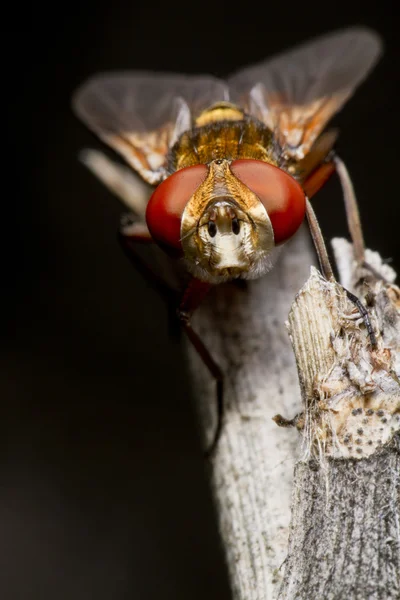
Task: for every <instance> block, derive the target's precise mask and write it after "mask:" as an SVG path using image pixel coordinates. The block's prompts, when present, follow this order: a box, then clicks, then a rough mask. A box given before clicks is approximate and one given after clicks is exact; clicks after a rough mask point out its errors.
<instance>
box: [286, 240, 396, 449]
mask: <svg viewBox="0 0 400 600" xmlns="http://www.w3.org/2000/svg"><path fill="white" fill-rule="evenodd" d="M334 244H335V249H336V254H337V258H338V264H339V265H340V267H341V272H342V273H343V279H344V280H345V281H346V284H347V286H348V287H349V288H351V289H352V290H353V291H354V292H355V293H356V294H357V295H358V296H359V297H361V299H362V300H365V298H367V301H368V312H369V316H370V320H371V325H372V327H373V330H374V332H375V336H376V338H377V346H376V347H375V348H373V347H372V346H371V343H370V339H369V336H368V332H367V329H366V327H365V323H364V320H363V319H362V317H361V315H360V314H359V313H358V311H357V308H356V307H355V305H354V304H353V303H352V302H351V301H350V300H349V299H348V297H347V295H346V293H345V291H344V290H343V288H342V287H341V286H340V285H338V284H337V283H335V282H327V281H326V280H325V279H323V278H322V277H321V276H320V275H319V273H318V272H317V271H316V269H314V268H312V270H311V276H310V278H309V280H308V281H307V283H306V285H305V286H304V287H303V288H302V289H301V291H300V292H299V293H298V295H297V297H296V300H295V302H294V304H293V306H292V309H291V312H290V315H289V320H288V324H287V326H288V329H289V333H290V337H291V340H292V343H293V348H294V351H295V354H296V360H297V367H298V372H299V378H300V384H301V387H302V392H303V400H304V403H305V411H304V439H305V445H304V449H305V455H306V456H310V455H311V456H316V455H318V456H320V457H328V456H331V457H336V458H339V457H352V458H363V457H365V456H369V455H371V454H373V453H374V452H376V450H377V449H380V448H381V447H382V446H383V445H384V444H386V443H388V442H389V441H390V440H391V439H392V437H393V435H394V434H395V433H396V432H397V431H399V430H400V290H399V288H398V287H397V286H395V285H394V283H393V281H394V279H395V273H394V271H393V269H391V268H390V267H388V265H384V264H382V261H381V259H380V257H379V255H377V253H372V252H370V251H367V254H366V258H367V260H368V261H369V260H370V261H371V266H372V270H371V268H364V267H362V268H355V264H354V263H353V260H352V255H351V251H352V247H351V245H350V244H348V242H346V241H345V240H336V241H335V242H334ZM346 253H347V258H346ZM349 253H350V255H349ZM349 258H350V259H351V260H349ZM349 265H350V268H349ZM351 267H353V268H351Z"/></svg>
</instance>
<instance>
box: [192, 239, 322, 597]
mask: <svg viewBox="0 0 400 600" xmlns="http://www.w3.org/2000/svg"><path fill="white" fill-rule="evenodd" d="M314 260H315V258H314V254H313V252H312V250H311V245H310V240H309V234H308V232H307V231H306V230H304V231H303V232H302V233H299V234H298V235H297V236H296V237H295V238H294V239H293V240H292V242H291V243H290V244H289V245H288V247H287V248H284V249H283V250H282V252H281V256H280V257H279V260H278V262H277V264H276V265H275V267H274V268H273V270H272V271H271V272H270V273H269V274H268V275H267V276H266V277H264V278H262V279H260V280H256V281H251V282H248V285H247V289H240V288H238V287H237V286H235V285H224V286H219V287H217V288H215V290H214V291H213V292H212V294H211V295H210V297H209V298H208V301H207V303H206V305H205V306H204V307H202V308H201V309H199V311H198V312H196V313H195V316H194V318H193V326H194V327H195V328H196V330H197V331H198V333H199V334H200V335H201V336H202V338H203V339H204V341H205V342H206V343H207V345H208V347H209V348H210V349H211V350H212V352H213V355H214V357H215V358H216V359H217V361H218V362H219V363H220V365H221V366H222V368H223V371H224V373H226V381H225V383H226V391H225V400H226V407H225V420H224V427H223V432H222V437H221V439H220V442H219V445H218V449H217V453H216V455H215V458H214V459H213V460H212V461H211V463H210V471H211V481H212V485H213V490H214V495H215V500H216V504H217V510H218V515H219V523H220V531H221V537H222V540H223V544H224V547H225V552H226V558H227V564H228V568H229V571H230V578H231V584H232V590H233V595H234V598H237V599H240V600H242V599H246V600H256V599H257V600H261V599H267V598H273V597H274V594H275V595H276V593H277V590H278V588H279V583H280V580H281V577H282V573H281V571H279V567H280V566H281V564H282V562H283V560H284V559H285V556H286V549H287V541H288V532H289V529H288V528H289V521H290V495H291V489H292V477H293V468H294V463H295V457H296V447H297V446H298V433H297V432H296V431H295V430H294V429H293V428H287V429H282V428H280V427H277V425H276V423H275V422H274V421H273V416H274V415H275V414H276V413H277V412H278V411H279V412H283V413H285V414H288V415H292V416H295V415H296V414H297V413H298V412H299V411H300V410H301V404H300V390H299V383H298V377H297V372H296V364H295V359H294V356H293V351H292V347H291V344H290V339H289V336H288V334H287V331H286V329H285V321H286V319H287V315H288V312H289V309H290V305H291V303H292V301H293V299H294V297H295V294H296V292H297V291H298V290H299V288H300V287H301V285H303V283H304V281H305V280H306V278H307V276H308V273H309V268H310V264H312V263H313V261H314ZM188 351H189V355H190V359H191V361H190V364H191V367H192V373H193V377H194V381H195V384H196V385H195V387H196V391H197V396H198V398H199V405H200V409H201V410H200V414H201V423H202V424H203V425H204V427H205V430H206V432H207V436H206V437H207V439H208V440H209V439H211V437H212V432H213V431H214V429H213V428H214V427H215V392H214V389H215V388H214V384H213V382H212V381H211V379H210V376H209V374H208V372H207V370H206V369H205V368H204V366H203V364H202V363H201V361H200V360H199V358H198V356H197V355H196V354H195V353H194V351H193V349H192V348H191V347H190V346H188Z"/></svg>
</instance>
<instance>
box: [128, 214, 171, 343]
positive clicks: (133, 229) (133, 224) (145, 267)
mask: <svg viewBox="0 0 400 600" xmlns="http://www.w3.org/2000/svg"><path fill="white" fill-rule="evenodd" d="M118 242H119V244H120V246H121V248H122V250H123V252H124V254H125V256H126V257H127V258H128V260H129V262H130V263H131V264H132V265H133V266H134V267H135V269H136V270H137V271H139V273H140V274H141V275H142V277H143V278H144V279H145V280H146V281H147V282H148V283H149V284H150V285H151V286H152V287H153V288H154V289H155V290H156V291H157V292H158V293H159V294H160V296H161V297H162V298H164V300H165V302H166V305H167V310H168V321H169V330H170V333H171V335H172V336H173V337H176V336H177V333H178V331H177V320H176V306H177V304H178V302H179V291H178V290H175V289H174V288H173V287H172V286H171V285H169V284H168V283H167V282H166V281H165V280H164V279H163V278H162V277H161V276H160V275H158V274H157V273H156V272H155V271H154V269H152V267H151V266H150V265H149V264H148V263H147V262H146V261H145V260H144V259H143V258H142V257H141V256H140V254H139V253H138V251H137V245H138V244H145V245H147V244H152V243H153V239H152V237H151V235H150V232H149V230H148V229H147V226H146V224H145V223H144V222H142V221H135V216H134V215H133V216H131V215H129V214H128V215H124V216H123V217H122V219H121V227H120V230H119V232H118Z"/></svg>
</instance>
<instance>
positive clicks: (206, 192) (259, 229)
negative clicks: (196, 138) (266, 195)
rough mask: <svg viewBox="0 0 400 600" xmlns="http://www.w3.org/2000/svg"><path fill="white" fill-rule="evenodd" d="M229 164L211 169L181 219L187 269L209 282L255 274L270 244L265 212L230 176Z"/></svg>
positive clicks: (217, 163) (220, 163)
mask: <svg viewBox="0 0 400 600" xmlns="http://www.w3.org/2000/svg"><path fill="white" fill-rule="evenodd" d="M230 164H231V163H230V162H229V161H227V160H217V161H214V162H212V163H211V164H210V166H209V172H208V175H207V178H206V179H205V181H204V182H203V184H202V185H201V186H200V187H199V188H198V190H196V192H195V193H194V194H193V196H192V198H191V199H190V200H189V202H188V204H187V205H186V207H185V210H184V212H183V215H182V222H181V242H182V249H183V253H184V256H185V260H186V264H187V268H188V270H189V271H190V272H191V273H192V274H193V275H195V276H196V277H198V278H199V279H201V280H206V281H210V282H212V283H217V282H220V281H226V280H229V279H235V278H247V277H251V275H252V274H254V275H256V274H257V272H258V271H259V270H260V269H262V268H263V265H264V263H265V261H266V259H267V257H268V255H269V253H270V252H271V250H272V249H273V247H274V245H275V244H274V234H273V230H272V225H271V221H270V219H269V217H268V213H267V211H266V209H265V207H264V206H263V205H262V203H260V201H259V199H258V198H257V196H256V195H255V194H254V193H253V192H252V191H251V190H250V189H249V188H247V187H246V186H245V185H244V184H243V183H242V182H241V181H240V180H239V179H237V178H236V177H235V175H234V174H233V172H232V171H231V169H230Z"/></svg>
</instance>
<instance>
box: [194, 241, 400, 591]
mask: <svg viewBox="0 0 400 600" xmlns="http://www.w3.org/2000/svg"><path fill="white" fill-rule="evenodd" d="M335 249H336V258H337V262H338V265H339V268H340V271H341V277H342V280H343V282H344V283H345V284H346V287H347V288H348V289H352V290H353V291H357V292H358V293H359V294H361V297H364V292H365V290H366V289H368V294H369V303H370V307H369V310H370V313H371V321H372V325H373V327H374V330H375V332H376V335H377V337H378V346H377V348H376V349H371V347H370V343H369V338H368V335H367V333H366V328H365V326H364V322H363V321H362V319H361V320H360V318H359V316H360V315H359V314H357V311H356V309H355V307H354V305H353V304H352V303H351V302H350V301H349V300H348V299H347V297H346V295H345V293H344V292H343V290H342V288H341V287H340V286H337V285H336V284H334V283H328V282H326V281H325V280H323V279H322V277H321V276H320V275H319V273H318V272H317V271H316V270H315V269H312V272H311V276H310V277H309V279H308V281H307V282H306V284H305V285H303V283H304V281H305V280H306V278H307V275H308V274H309V265H310V262H311V261H312V254H311V251H310V247H309V243H308V240H307V239H306V237H304V235H303V236H302V235H299V236H298V237H296V238H295V240H293V242H292V243H291V245H290V246H288V247H287V248H286V249H285V250H284V251H283V252H282V256H281V257H280V260H279V262H278V264H277V265H276V266H275V268H274V270H273V271H272V272H271V273H270V274H269V275H268V276H266V277H265V278H264V279H262V280H260V281H256V282H251V283H250V284H249V286H248V289H247V290H240V289H236V288H234V287H233V286H232V287H230V286H225V287H221V288H220V289H217V290H215V294H214V296H213V297H210V298H209V302H208V304H207V306H205V307H203V308H202V309H201V310H200V311H199V314H198V315H196V318H195V320H194V325H195V327H196V328H197V330H198V331H199V333H201V335H202V337H203V338H204V340H205V341H206V342H207V344H208V346H209V347H210V348H211V349H212V351H213V354H214V356H215V357H216V359H217V360H218V361H219V362H220V363H221V365H222V366H223V369H224V372H225V373H226V379H227V382H226V383H227V389H226V393H225V397H226V411H225V423H224V429H223V433H222V437H221V439H220V443H219V446H218V450H217V453H216V455H215V457H214V458H213V460H212V461H211V463H210V471H211V481H212V485H213V490H214V494H215V500H216V505H217V510H218V514H219V521H220V531H221V538H222V542H223V545H224V548H225V552H226V557H227V564H228V568H229V571H230V577H231V582H232V591H233V597H234V598H235V599H236V600H264V599H267V598H278V597H279V598H280V599H285V600H286V599H296V600H297V599H303V598H304V599H307V600H312V599H314V598H316V599H319V598H324V599H325V598H332V599H334V598H335V599H336V598H337V599H339V598H346V599H353V598H354V599H361V598H362V599H365V598H396V597H399V591H400V587H399V574H400V531H399V521H400V515H399V512H400V498H399V493H400V487H399V482H400V476H399V449H398V442H397V441H396V440H397V438H396V437H395V433H396V431H398V429H399V426H400V423H399V421H400V414H399V411H400V382H399V374H400V368H399V366H400V325H399V323H400V302H399V301H400V293H399V290H398V288H396V287H395V286H394V285H392V283H391V281H393V279H394V273H393V271H392V270H391V269H390V267H387V266H385V265H382V263H381V261H380V259H379V256H378V255H376V254H375V253H368V254H367V259H368V261H369V262H370V263H372V266H373V267H374V272H375V271H377V272H379V273H381V275H383V276H384V277H386V278H387V279H388V283H384V282H383V281H382V280H380V279H379V278H378V279H376V278H375V277H372V276H371V272H370V271H367V272H366V271H363V272H362V273H361V272H360V270H359V269H357V268H356V267H355V265H354V263H353V260H352V253H351V246H350V245H349V244H347V242H345V241H344V240H341V241H340V240H338V241H337V242H336V243H335ZM360 277H364V279H365V280H366V287H365V286H364V288H362V289H361V288H360V287H358V288H356V287H355V286H354V282H355V280H358V279H360ZM302 285H303V288H302V289H301V290H300V292H298V290H299V289H300V288H301V286H302ZM296 292H298V293H297V295H296ZM295 297H296V299H295V301H294V303H293V305H292V308H291V309H290V303H291V302H292V301H293V300H294V298H295ZM289 310H290V314H289ZM288 315H289V320H288V323H287V326H288V329H289V335H290V337H289V336H288V334H287V331H286V330H285V328H284V322H285V321H286V319H287V317H288ZM290 340H291V342H292V344H293V349H294V355H295V358H296V363H297V369H298V376H299V379H298V377H297V374H296V369H295V361H294V357H293V353H292V348H291V347H290ZM190 356H191V364H192V367H194V368H193V375H194V380H195V381H196V389H197V391H198V397H199V399H200V406H201V415H202V422H203V423H204V424H205V429H206V431H208V433H209V432H210V430H212V424H211V425H210V415H211V414H213V412H215V407H214V395H213V389H212V384H211V383H210V385H205V381H207V380H209V377H208V375H207V373H206V371H205V370H204V369H203V367H202V365H201V364H200V363H199V361H198V359H197V357H196V356H194V354H193V352H192V351H190ZM299 380H300V386H299V383H298V381H299ZM300 390H301V394H300ZM301 396H302V400H303V407H302V408H301V402H300V397H301ZM277 412H279V413H282V414H283V415H284V417H288V418H289V419H293V417H295V416H296V414H297V415H299V416H298V417H297V418H296V419H294V420H293V421H292V424H296V425H297V429H298V430H299V431H300V432H301V436H300V440H301V443H299V436H298V433H297V432H296V430H295V429H294V428H280V427H277V423H280V424H288V422H287V421H285V419H284V418H280V417H278V418H277V419H276V421H277V423H276V422H274V421H273V417H274V416H275V414H276V413H277ZM296 433H297V435H296ZM209 435H210V433H209ZM296 462H297V464H296V467H295V469H294V480H293V467H294V465H295V463H296ZM291 494H292V500H291V502H292V517H291V523H290V495H291ZM289 523H290V529H289ZM289 531H290V536H289Z"/></svg>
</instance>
